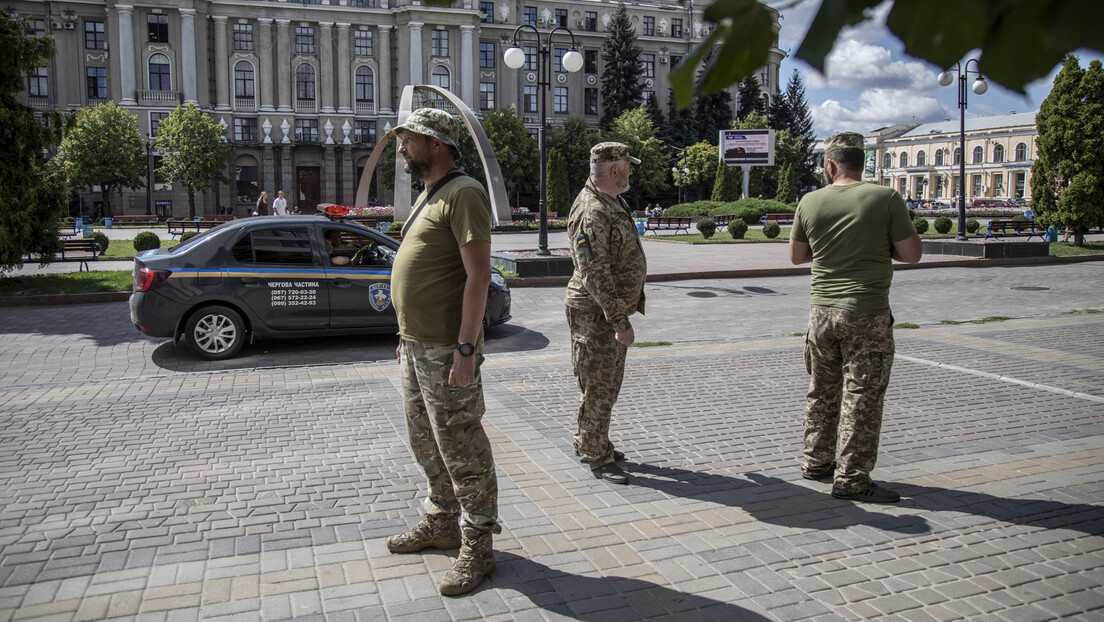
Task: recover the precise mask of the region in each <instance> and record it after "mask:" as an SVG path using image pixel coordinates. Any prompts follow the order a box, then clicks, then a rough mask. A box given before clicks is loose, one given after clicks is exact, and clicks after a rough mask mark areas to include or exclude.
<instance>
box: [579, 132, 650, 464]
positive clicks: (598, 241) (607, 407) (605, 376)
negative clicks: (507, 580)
mask: <svg viewBox="0 0 1104 622" xmlns="http://www.w3.org/2000/svg"><path fill="white" fill-rule="evenodd" d="M639 163H640V160H639V159H637V158H634V157H633V156H632V154H630V153H629V148H628V146H626V145H624V144H622V143H618V142H603V143H598V144H597V145H594V147H592V148H591V150H590V178H589V179H587V182H586V185H585V186H584V187H583V189H582V191H580V192H579V196H578V197H576V198H575V203H574V204H572V206H571V215H570V216H569V217H568V220H567V231H568V240H570V246H571V260H572V263H573V264H574V271H573V273H572V275H571V281H570V282H569V283H568V285H567V296H566V299H565V301H564V304H565V306H566V313H567V324H568V327H569V328H570V329H571V363H572V367H573V369H574V371H575V379H576V380H577V381H578V384H579V392H580V394H581V395H580V405H579V415H578V424H579V428H578V431H577V432H576V433H575V453H577V454H578V455H579V456H580V457H581V458H582V459H583V461H584V462H586V463H587V464H589V465H590V469H591V472H592V473H593V475H594V477H596V478H598V479H601V480H604V481H607V482H610V483H613V484H627V483H628V481H629V479H628V476H627V475H625V472H624V471H623V470H622V469H621V467H620V466H619V465H618V464H617V461H619V460H624V458H625V456H624V454H623V453H622V452H620V451H617V450H615V449H614V448H613V444H612V443H611V442H610V440H609V427H610V418H611V416H612V413H613V405H614V403H615V402H616V401H617V394H618V393H619V392H620V391H621V381H622V378H623V377H624V373H625V355H626V353H627V352H628V347H629V345H631V344H632V343H633V341H634V340H635V338H636V337H635V333H634V332H633V327H632V324H631V323H630V322H629V316H630V315H632V314H633V313H636V312H640V313H644V277H645V276H646V275H647V272H648V266H647V262H646V261H645V259H644V250H643V248H642V247H641V245H640V238H639V237H638V236H637V233H636V223H635V222H633V219H632V212H631V211H630V210H629V205H628V203H626V202H625V200H624V199H622V198H621V194H622V193H623V192H625V191H626V190H628V189H629V176H630V175H632V166H631V164H639Z"/></svg>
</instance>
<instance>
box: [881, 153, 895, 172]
mask: <svg viewBox="0 0 1104 622" xmlns="http://www.w3.org/2000/svg"><path fill="white" fill-rule="evenodd" d="M891 157H892V156H890V154H888V153H887V154H885V155H883V156H882V168H891V167H892V166H893V160H892V159H891Z"/></svg>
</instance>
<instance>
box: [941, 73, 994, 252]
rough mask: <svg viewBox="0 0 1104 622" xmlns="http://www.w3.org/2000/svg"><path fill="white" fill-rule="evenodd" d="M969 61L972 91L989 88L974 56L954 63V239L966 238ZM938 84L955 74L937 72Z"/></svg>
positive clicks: (950, 78) (948, 84) (944, 82)
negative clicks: (956, 210) (955, 134)
mask: <svg viewBox="0 0 1104 622" xmlns="http://www.w3.org/2000/svg"><path fill="white" fill-rule="evenodd" d="M970 63H973V64H974V70H973V72H974V73H975V74H977V79H976V80H974V84H973V87H972V88H973V91H974V93H976V94H978V95H983V94H984V93H985V91H988V90H989V84H988V83H987V82H986V81H985V76H983V75H981V68H980V66H979V65H978V62H977V59H976V58H971V59H969V60H967V61H966V64H965V65H963V64H962V63H955V72H956V73H957V74H958V151H959V158H958V232H957V233H956V235H955V239H956V240H959V241H965V240H966V95H967V93H966V78H967V77H968V76H969V75H970ZM938 79H939V84H940V85H942V86H950V84H951V82H954V79H955V74H954V73H951V70H950V69H948V70H946V71H944V72H942V73H940V74H939V78H938Z"/></svg>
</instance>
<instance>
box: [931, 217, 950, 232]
mask: <svg viewBox="0 0 1104 622" xmlns="http://www.w3.org/2000/svg"><path fill="white" fill-rule="evenodd" d="M953 226H954V223H953V222H951V219H950V218H947V217H946V216H940V217H939V218H936V219H935V230H936V231H938V232H939V233H948V232H949V231H950V230H951V227H953Z"/></svg>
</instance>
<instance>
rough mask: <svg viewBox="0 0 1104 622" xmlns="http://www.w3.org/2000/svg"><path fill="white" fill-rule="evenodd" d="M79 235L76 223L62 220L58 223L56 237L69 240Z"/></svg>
mask: <svg viewBox="0 0 1104 622" xmlns="http://www.w3.org/2000/svg"><path fill="white" fill-rule="evenodd" d="M78 233H80V227H78V226H77V221H75V220H73V221H68V220H62V221H59V222H58V235H60V236H61V237H64V238H70V237H73V236H74V235H77V234H78Z"/></svg>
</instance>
